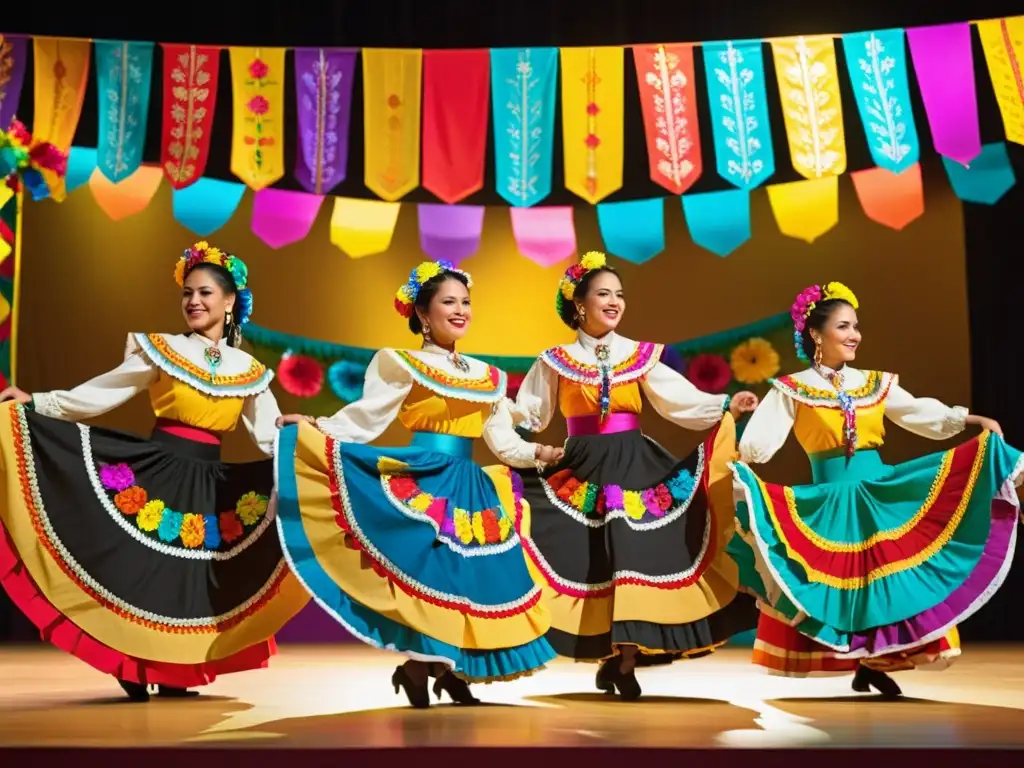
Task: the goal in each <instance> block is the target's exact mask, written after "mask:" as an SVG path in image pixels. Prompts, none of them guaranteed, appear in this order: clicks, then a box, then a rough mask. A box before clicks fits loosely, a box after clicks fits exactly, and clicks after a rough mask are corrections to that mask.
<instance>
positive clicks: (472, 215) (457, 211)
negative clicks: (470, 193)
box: [417, 203, 484, 264]
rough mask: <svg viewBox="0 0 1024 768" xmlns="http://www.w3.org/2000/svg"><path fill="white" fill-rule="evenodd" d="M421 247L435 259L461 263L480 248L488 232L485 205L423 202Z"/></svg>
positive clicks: (419, 210)
mask: <svg viewBox="0 0 1024 768" xmlns="http://www.w3.org/2000/svg"><path fill="white" fill-rule="evenodd" d="M417 214H418V218H419V222H420V248H422V249H423V252H424V253H425V254H427V256H429V257H430V258H432V259H435V260H436V259H447V260H448V261H450V262H452V263H453V264H458V263H459V262H460V261H462V260H463V259H468V258H469V257H470V256H472V255H473V254H474V253H476V252H477V249H478V248H479V247H480V238H481V237H482V236H483V233H484V207H483V206H482V205H445V204H443V203H442V204H436V203H420V204H419V205H418V206H417Z"/></svg>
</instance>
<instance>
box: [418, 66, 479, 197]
mask: <svg viewBox="0 0 1024 768" xmlns="http://www.w3.org/2000/svg"><path fill="white" fill-rule="evenodd" d="M490 77H491V59H490V53H489V52H488V51H487V50H486V49H480V50H471V51H424V52H423V188H424V189H426V190H429V191H430V192H433V193H434V194H435V195H437V197H438V198H439V199H440V200H443V201H444V202H446V203H457V202H459V201H460V200H464V199H465V198H467V197H469V196H470V195H471V194H473V193H474V192H477V191H479V190H481V189H483V186H484V166H485V163H486V160H487V114H488V110H489V108H490V98H491V80H490Z"/></svg>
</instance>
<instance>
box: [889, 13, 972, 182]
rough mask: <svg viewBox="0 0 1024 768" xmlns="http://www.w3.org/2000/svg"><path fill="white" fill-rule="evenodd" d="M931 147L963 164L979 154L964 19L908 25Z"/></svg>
mask: <svg viewBox="0 0 1024 768" xmlns="http://www.w3.org/2000/svg"><path fill="white" fill-rule="evenodd" d="M907 42H909V43H910V56H911V58H912V59H913V61H914V72H915V74H916V75H917V84H918V87H919V88H920V89H921V99H922V100H923V101H924V111H925V114H927V115H928V126H929V127H930V128H931V133H932V143H933V144H934V145H935V151H936V152H938V153H939V154H940V155H945V156H946V157H948V158H950V159H951V160H956V161H957V162H958V163H961V164H962V165H967V164H968V163H970V161H971V160H973V159H974V158H976V157H977V156H978V155H979V154H981V130H980V129H979V127H978V99H977V93H976V92H975V88H974V56H973V54H972V52H971V25H970V23H968V22H966V21H965V22H959V23H956V24H939V25H936V26H933V27H913V28H910V29H908V30H907Z"/></svg>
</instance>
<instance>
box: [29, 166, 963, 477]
mask: <svg viewBox="0 0 1024 768" xmlns="http://www.w3.org/2000/svg"><path fill="white" fill-rule="evenodd" d="M927 178H928V175H927V174H926V180H927ZM839 188H840V220H839V225H838V226H837V227H836V228H835V229H833V230H832V231H831V232H829V233H828V234H827V235H825V236H824V237H822V238H821V239H819V240H818V241H817V242H815V243H814V244H813V245H808V244H807V243H804V242H802V241H798V240H793V239H791V238H787V237H785V236H783V235H781V234H780V233H779V232H778V228H777V226H776V225H775V222H774V219H773V217H772V213H771V209H770V206H769V204H768V200H767V196H766V194H765V192H764V191H763V190H759V191H756V192H754V194H753V200H752V206H751V207H752V215H753V239H752V241H751V242H749V243H747V244H746V245H745V246H743V247H742V248H741V249H740V250H739V251H737V252H736V253H734V254H733V255H732V256H730V257H728V258H718V257H716V256H714V255H713V254H711V253H709V252H707V251H704V250H702V249H700V248H698V247H697V246H695V245H694V244H693V243H692V242H691V240H690V236H689V234H688V232H687V229H686V225H685V222H684V220H683V215H682V211H681V206H680V204H679V201H678V200H674V199H669V200H666V203H665V204H666V212H665V220H666V228H667V232H666V241H667V244H666V249H665V251H664V252H663V253H662V254H661V255H659V256H657V257H656V258H655V259H653V260H651V261H649V262H648V263H647V264H644V265H639V266H637V265H631V264H627V263H624V262H621V261H619V260H614V261H615V264H616V266H617V267H619V269H620V272H621V274H622V277H623V280H624V283H625V285H626V291H627V302H628V311H627V312H626V315H625V320H624V323H623V326H622V331H623V333H624V334H625V335H627V336H629V337H632V338H636V339H644V340H651V341H663V342H675V341H681V340H684V339H688V338H692V337H696V336H702V335H705V334H710V333H714V332H716V331H721V330H725V329H728V328H732V327H735V326H739V325H743V324H746V323H750V322H754V321H756V320H760V319H762V318H764V317H767V316H769V315H772V314H775V313H778V312H781V311H785V310H786V309H787V308H788V307H789V304H790V303H791V302H792V300H793V297H794V296H795V294H796V293H797V291H798V290H800V289H801V288H803V287H804V286H805V285H807V284H809V283H811V282H823V281H827V280H840V281H842V282H845V283H846V284H848V285H849V286H850V287H851V288H853V289H854V291H855V292H856V293H857V294H858V297H859V298H860V300H861V311H860V318H861V324H862V329H863V332H864V335H865V337H864V344H863V347H862V351H861V354H860V356H859V358H858V365H859V366H861V367H873V368H881V369H886V370H892V371H894V372H897V373H899V374H900V377H901V382H902V383H903V385H904V386H905V387H907V388H908V389H909V390H910V391H911V392H914V393H915V394H921V395H924V394H927V395H930V396H934V397H938V398H940V399H942V400H944V401H945V402H948V403H951V404H953V403H955V404H964V405H970V360H969V354H970V352H969V337H968V327H967V319H968V313H967V298H966V287H965V267H964V252H965V251H964V236H963V222H962V213H961V206H960V202H959V201H958V200H957V198H956V197H955V196H954V194H953V193H952V191H951V190H950V189H949V186H948V184H946V183H945V180H944V179H936V180H935V183H934V184H929V185H928V187H927V188H926V199H927V211H926V214H925V216H924V217H923V218H921V219H919V220H917V221H916V222H914V223H913V224H911V225H910V226H909V227H907V228H906V229H905V230H904V231H902V232H894V231H892V230H890V229H887V228H885V227H883V226H881V225H879V224H876V223H874V222H872V221H870V220H869V219H867V218H866V217H865V216H864V214H863V212H862V211H861V209H860V206H859V204H858V202H857V199H856V195H855V193H854V190H853V187H852V184H851V183H850V181H849V178H848V177H843V178H841V179H840V184H839ZM330 206H331V200H330V198H328V199H327V200H326V201H325V203H324V206H323V208H322V210H321V212H320V216H319V218H318V219H317V221H316V223H315V224H314V226H313V229H312V231H311V232H310V234H309V236H308V237H307V238H306V239H305V240H303V241H302V242H299V243H297V244H295V245H291V246H288V247H286V248H284V249H282V250H279V251H274V250H272V249H270V248H268V247H267V246H266V245H264V244H263V243H262V242H261V241H260V240H259V239H257V238H256V236H255V235H253V234H252V232H251V231H250V228H249V223H250V218H251V214H252V195H251V193H250V194H247V195H246V197H245V199H244V200H243V201H242V204H241V206H240V207H239V209H238V211H237V212H236V214H235V216H234V217H233V218H232V219H231V221H230V222H229V223H228V224H227V225H226V226H225V227H224V228H223V229H221V230H220V231H219V232H216V233H215V234H214V235H212V236H211V237H209V238H208V239H209V241H210V242H212V243H214V244H215V245H217V246H219V247H220V248H223V249H226V250H229V251H232V252H234V253H237V254H238V255H239V256H241V257H242V258H243V259H244V260H245V261H246V263H247V264H248V265H249V270H250V286H251V288H252V289H253V294H254V298H255V313H254V317H253V321H254V322H256V323H258V324H260V325H262V326H264V327H267V328H271V329H274V330H278V331H283V332H287V333H291V334H296V335H301V336H306V337H313V338H320V339H324V340H329V341H334V342H339V343H343V344H349V345H355V346H365V347H373V348H377V347H381V346H407V345H414V344H417V343H418V339H416V338H413V337H412V336H411V335H410V334H409V332H408V329H407V327H406V325H405V321H404V320H403V319H402V318H401V317H399V316H398V314H397V313H396V312H395V311H394V309H393V308H392V298H393V295H394V292H395V290H396V288H397V287H398V286H399V285H400V284H401V283H402V282H403V281H404V280H405V279H406V277H407V275H408V272H409V270H410V268H411V267H413V266H414V265H415V264H416V263H417V262H419V261H420V260H422V259H423V258H425V257H424V254H423V253H422V252H421V251H420V247H419V235H418V230H417V221H416V210H415V206H414V205H406V206H403V207H402V210H401V215H400V217H399V221H398V227H397V230H396V232H395V235H394V239H393V241H392V245H391V248H390V250H389V251H388V252H387V253H383V254H379V255H376V256H370V257H367V258H363V259H350V258H349V257H348V256H346V255H345V254H344V253H342V252H341V251H339V250H338V249H336V248H335V247H334V246H332V245H331V244H330V239H329V221H330ZM576 232H577V239H578V245H579V248H580V251H581V252H582V251H585V250H590V249H600V248H602V241H601V238H600V233H599V231H598V228H597V221H596V214H595V210H594V209H593V208H592V207H589V206H582V207H580V208H578V209H577V211H576ZM198 239H200V238H198V237H196V236H194V235H193V234H192V233H191V232H190V231H189V230H187V229H186V228H184V227H183V226H181V225H180V224H178V223H177V222H176V221H175V220H174V218H173V216H172V213H171V190H170V188H169V187H167V186H166V185H165V186H163V187H161V189H160V190H159V192H158V193H157V195H156V197H155V198H154V200H153V201H152V203H151V204H150V205H149V207H148V208H147V209H146V210H145V211H143V212H142V213H141V214H139V215H137V216H134V217H132V218H129V219H126V220H124V221H121V222H113V221H110V220H109V219H108V218H107V216H106V215H105V214H104V213H103V212H102V211H101V210H100V209H99V208H98V207H97V206H96V204H95V203H94V202H93V200H92V196H91V194H90V192H89V190H88V189H87V188H86V187H82V188H80V189H78V190H76V191H75V192H74V193H73V194H72V195H71V196H70V197H69V198H68V199H67V200H66V201H65V202H64V203H61V204H56V203H53V202H52V201H45V202H42V203H32V204H27V205H26V206H25V216H24V238H23V243H24V246H23V247H24V251H23V258H22V264H23V273H22V293H21V330H20V342H19V347H18V348H19V365H18V380H19V381H18V383H19V385H20V386H22V387H23V388H24V389H26V390H28V391H34V390H44V389H56V388H68V387H71V386H74V385H75V384H78V383H80V382H82V381H85V380H86V379H88V378H90V377H91V376H94V375H96V374H98V373H101V372H103V371H105V370H108V369H110V368H113V367H114V366H115V365H117V363H118V362H119V361H120V359H121V355H122V351H123V347H124V341H125V336H126V334H127V333H129V332H131V331H145V332H157V331H168V332H180V331H181V330H182V329H183V328H185V325H184V321H183V319H182V317H181V313H180V307H179V293H178V288H177V286H176V285H175V283H174V280H173V278H172V270H173V267H174V262H175V260H176V259H177V258H178V255H179V254H180V252H181V250H182V249H183V248H185V247H187V246H188V245H190V244H191V243H192V242H194V241H195V240H198ZM567 264H568V262H565V263H562V264H560V265H558V266H555V267H550V268H547V269H545V268H542V267H540V266H537V265H536V264H534V263H533V262H531V261H529V260H527V259H526V258H524V257H522V256H520V255H519V254H518V253H517V252H516V247H515V242H514V240H513V238H512V233H511V228H510V225H509V216H508V211H507V209H505V208H490V209H488V210H487V213H486V217H485V224H484V237H483V241H482V243H481V246H480V250H479V251H478V253H477V255H475V256H474V257H472V258H470V259H467V260H466V261H464V262H463V265H462V266H464V267H465V268H466V269H467V270H468V271H470V272H471V273H472V275H473V279H474V283H475V285H474V289H473V310H474V320H473V328H472V330H471V332H470V334H469V337H468V338H467V339H466V342H465V345H464V348H463V349H464V351H465V352H467V353H470V354H472V353H473V352H488V353H493V354H506V355H533V354H536V353H538V352H540V351H541V350H542V349H544V348H545V347H547V346H550V345H553V344H557V343H560V342H565V341H568V340H569V339H571V338H572V335H571V333H570V332H569V331H568V330H567V329H566V328H565V327H564V326H563V325H562V324H561V323H560V321H559V320H558V318H557V316H556V314H555V311H554V293H555V289H556V283H557V280H558V278H559V275H560V274H561V272H562V271H563V270H564V269H565V267H566V266H567ZM787 357H789V356H788V355H787ZM790 359H792V358H791V357H790ZM786 372H789V371H783V373H786ZM274 388H275V392H276V393H277V395H278V397H279V399H280V402H281V407H282V409H283V410H284V411H285V412H288V411H294V410H299V411H301V410H302V401H300V400H299V399H298V398H294V397H291V396H289V395H287V394H285V393H283V392H282V391H281V389H280V387H279V386H278V385H277V384H276V383H275V385H274ZM94 423H96V424H100V425H103V426H108V427H114V428H118V429H125V430H129V431H132V432H137V433H142V434H148V433H149V431H150V429H151V427H152V423H153V417H152V413H151V412H150V409H149V403H148V400H147V398H146V397H144V396H140V397H138V398H136V399H135V400H134V401H132V402H131V403H130V404H128V405H126V406H123V407H122V408H120V409H118V410H116V411H114V412H112V413H110V414H107V415H105V416H102V417H100V418H98V419H96V420H95V422H94ZM644 426H645V429H646V430H647V431H648V433H649V434H650V435H651V436H652V437H654V438H655V439H656V440H658V441H659V442H661V443H662V444H663V445H665V446H666V447H668V448H669V449H671V450H673V451H677V452H683V451H687V450H689V449H690V448H691V447H692V446H694V445H695V444H696V443H697V441H698V440H699V439H700V435H697V434H695V433H690V432H686V431H684V430H681V429H678V428H675V427H672V426H671V425H668V424H666V423H665V422H663V421H662V420H661V419H660V418H658V417H657V415H656V414H654V413H653V412H648V413H645V416H644ZM564 434H565V433H564V427H563V426H562V425H560V424H557V425H555V426H553V427H552V428H551V429H550V430H549V431H548V433H547V434H546V435H545V436H544V439H545V440H546V441H547V442H554V443H558V442H561V440H562V439H563V438H564ZM889 434H890V438H891V441H890V445H889V446H888V448H887V451H886V457H887V459H888V460H890V461H903V460H905V459H907V458H910V457H911V456H913V455H916V454H919V453H922V452H927V451H931V450H935V449H936V448H937V447H938V446H936V445H935V444H930V443H929V442H928V441H924V440H921V439H918V438H914V437H912V436H910V435H907V434H906V433H904V432H903V431H902V430H899V429H897V428H892V429H890V433H889ZM407 439H408V438H407V436H406V435H404V434H403V433H402V430H401V428H400V427H397V426H392V428H391V429H389V430H388V431H387V432H386V433H385V434H384V436H383V437H382V438H381V440H380V442H384V443H388V442H390V443H392V444H394V443H398V444H404V443H405V442H406V441H407ZM226 457H227V458H228V459H230V460H244V459H251V458H256V457H258V454H257V452H256V451H255V449H254V448H252V447H251V445H250V444H249V443H248V440H247V438H246V436H245V434H244V433H243V432H242V430H241V429H240V430H238V431H237V432H236V433H234V434H232V435H231V436H230V437H229V439H228V440H227V441H226ZM478 459H479V460H481V461H484V462H487V463H493V461H494V460H493V458H492V457H491V456H490V455H489V454H488V453H487V451H486V449H484V448H483V447H482V446H481V448H480V452H479V453H478ZM765 476H766V478H768V479H772V480H785V481H787V482H795V481H800V480H801V479H806V478H807V477H808V470H807V466H806V461H805V460H804V459H803V457H802V454H801V452H800V450H799V448H798V447H797V446H796V445H795V443H794V442H793V441H790V443H789V444H788V445H787V447H786V448H785V449H784V451H783V452H782V453H781V454H780V456H779V457H778V458H777V459H776V460H775V461H774V462H773V463H772V464H771V465H769V468H768V470H767V471H766V472H765Z"/></svg>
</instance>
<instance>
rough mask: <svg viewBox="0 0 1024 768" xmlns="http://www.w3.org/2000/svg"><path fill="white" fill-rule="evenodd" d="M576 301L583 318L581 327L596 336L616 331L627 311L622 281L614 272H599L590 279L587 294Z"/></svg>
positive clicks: (585, 331) (577, 308)
mask: <svg viewBox="0 0 1024 768" xmlns="http://www.w3.org/2000/svg"><path fill="white" fill-rule="evenodd" d="M575 301H576V311H577V312H578V313H579V315H580V316H581V317H582V318H583V321H582V322H581V323H580V329H581V330H582V331H583V332H584V333H586V334H588V335H590V336H593V337H595V338H601V337H602V336H604V335H605V334H606V333H608V332H609V331H614V330H615V329H616V328H617V327H618V325H619V323H620V322H621V321H622V316H623V315H624V314H625V312H626V297H625V294H624V292H623V290H622V281H621V280H619V276H618V275H616V274H615V273H614V272H607V271H606V272H598V273H597V274H596V275H594V277H593V279H592V280H590V281H589V284H588V285H587V293H586V295H585V296H583V297H579V298H577V299H576V300H575ZM581 309H582V311H580V310H581Z"/></svg>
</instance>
